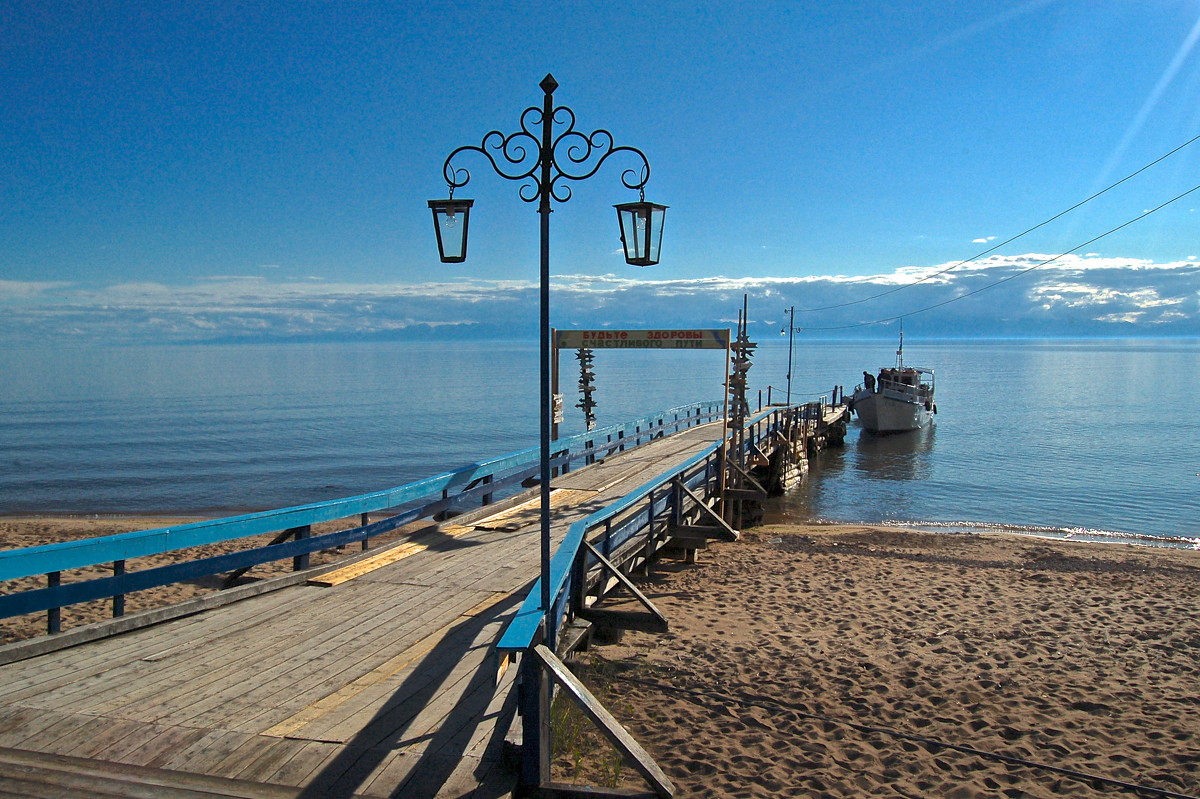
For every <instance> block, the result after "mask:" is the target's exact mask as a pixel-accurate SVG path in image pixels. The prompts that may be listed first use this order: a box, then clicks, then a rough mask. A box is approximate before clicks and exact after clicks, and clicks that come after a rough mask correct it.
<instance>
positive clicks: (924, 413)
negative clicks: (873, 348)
mask: <svg viewBox="0 0 1200 799" xmlns="http://www.w3.org/2000/svg"><path fill="white" fill-rule="evenodd" d="M933 390H934V380H933V370H932V369H924V368H922V367H919V366H905V365H904V334H903V333H901V334H900V349H898V350H896V366H895V368H890V367H884V368H883V369H880V370H879V376H878V377H875V376H873V375H872V374H871V373H870V372H863V382H862V384H861V385H859V386H858V387H856V388H855V389H854V394H853V395H851V397H850V400H849V401H848V403H847V404H848V405H849V406H850V410H851V411H853V412H854V414H855V415H856V416H858V419H859V421H860V422H861V423H862V426H863V428H865V429H866V430H867V431H868V432H871V433H881V434H882V433H905V432H908V431H910V430H920V429H921V428H923V427H926V426H927V425H930V424H932V423H933V415H934V414H935V413H937V405H935V404H934V396H933Z"/></svg>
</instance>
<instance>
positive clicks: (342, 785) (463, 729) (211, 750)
mask: <svg viewBox="0 0 1200 799" xmlns="http://www.w3.org/2000/svg"><path fill="white" fill-rule="evenodd" d="M720 433H721V427H720V425H719V424H712V425H706V426H704V427H698V428H693V429H690V430H686V431H684V432H682V433H679V434H677V435H674V436H670V437H667V438H663V439H659V440H656V441H654V442H652V443H649V444H645V445H643V446H642V447H639V448H637V449H634V450H631V451H629V452H627V453H619V454H616V455H614V456H612V457H610V458H607V459H605V461H604V462H602V463H598V464H596V465H594V466H590V467H588V468H586V469H581V470H578V471H575V472H571V473H570V474H567V475H564V476H563V477H562V478H561V479H558V480H556V481H555V483H554V485H555V487H556V488H558V489H563V490H559V491H557V492H556V494H555V502H554V508H553V514H554V530H555V536H556V540H557V538H560V537H561V536H562V535H563V534H564V533H565V531H566V528H567V527H568V526H569V524H570V523H572V522H573V521H575V520H577V519H579V518H582V517H583V516H585V515H587V514H590V513H592V512H594V511H595V510H598V509H599V508H602V507H604V506H605V505H606V504H608V503H609V502H611V501H612V500H614V499H616V498H619V497H621V496H623V495H624V494H625V493H627V492H628V491H630V490H632V489H633V488H635V487H637V486H638V485H640V484H641V483H643V482H645V481H646V480H647V479H649V478H650V477H652V476H653V475H655V474H657V473H658V472H660V471H663V470H665V469H666V468H668V467H669V466H670V465H672V464H676V463H680V462H682V461H684V460H686V459H688V458H689V457H691V456H692V455H694V454H695V453H696V452H698V451H699V450H700V449H702V448H703V447H705V446H708V445H709V444H711V443H712V442H713V441H714V440H716V439H717V438H718V437H719V436H720ZM538 561H539V556H538V522H537V516H536V513H534V514H532V515H531V514H529V512H528V509H526V508H521V507H516V508H513V509H511V510H510V509H508V508H505V507H503V506H500V505H498V506H496V510H495V511H494V512H493V511H480V512H476V513H475V514H472V515H471V516H464V517H458V518H455V519H453V520H451V521H450V522H447V523H445V524H444V525H443V526H442V527H440V528H438V527H432V526H431V527H430V528H429V529H426V530H424V531H422V532H421V533H420V534H418V535H416V536H414V537H413V538H412V539H411V540H409V541H406V542H403V543H400V544H398V545H397V546H396V547H394V548H390V549H388V550H384V551H380V552H375V553H370V554H369V555H366V556H364V557H362V558H360V559H358V561H357V562H355V563H353V564H350V565H348V566H345V567H342V568H340V569H338V570H336V571H332V570H331V573H330V574H328V575H324V577H325V579H323V580H314V581H311V582H310V583H308V584H300V585H292V586H289V587H286V588H281V589H279V590H277V591H273V592H270V593H267V594H263V595H261V596H258V597H255V598H252V599H246V600H243V601H240V602H236V603H233V604H229V605H226V606H224V607H221V608H216V609H212V610H209V611H205V612H202V613H197V614H195V615H192V616H188V617H185V618H181V619H176V620H174V621H170V622H164V623H161V624H158V625H156V626H152V627H147V628H144V629H140V630H135V631H132V632H127V633H123V634H120V635H114V636H111V637H107V638H103V639H100V640H97V641H93V642H91V643H87V644H82V645H78V646H75V647H71V648H68V649H63V650H60V651H58V652H51V653H48V654H44V655H39V656H37V657H31V658H29V659H26V660H22V661H18V662H15V663H10V664H8V665H4V666H0V797H34V796H36V797H46V796H64V797H67V796H69V797H112V796H120V797H141V796H153V797H198V796H204V797H214V796H232V797H305V798H311V799H318V798H320V799H324V798H325V797H335V798H336V797H347V798H348V797H356V796H363V797H399V796H403V797H416V798H419V797H441V796H445V797H477V798H478V799H484V798H485V797H500V796H507V795H509V793H510V792H511V790H512V788H513V786H514V784H515V772H514V771H513V769H511V768H510V767H508V765H507V764H506V763H505V762H504V761H505V758H504V743H503V739H504V736H505V734H506V733H507V731H508V726H509V724H510V723H511V720H512V716H513V712H514V701H515V696H514V694H515V692H513V691H510V688H511V686H512V681H513V678H514V676H515V675H514V674H513V671H515V670H509V671H508V672H504V671H501V670H499V669H498V668H497V667H498V662H497V659H496V657H495V653H494V652H493V644H494V643H495V641H496V639H497V638H498V636H499V633H500V631H501V630H502V629H503V627H504V626H505V624H506V623H507V621H508V619H509V618H510V617H511V615H512V613H513V612H514V611H515V609H516V608H517V606H518V604H519V602H520V600H521V599H522V598H523V596H524V593H525V592H526V590H527V588H528V586H529V584H530V583H531V581H532V580H533V579H534V578H535V577H536V576H537V573H538V568H539V567H538ZM338 572H340V574H339V573H338Z"/></svg>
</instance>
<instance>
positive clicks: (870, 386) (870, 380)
mask: <svg viewBox="0 0 1200 799" xmlns="http://www.w3.org/2000/svg"><path fill="white" fill-rule="evenodd" d="M863 385H864V386H866V387H867V391H870V392H872V393H874V391H875V375H873V374H871V373H870V372H863Z"/></svg>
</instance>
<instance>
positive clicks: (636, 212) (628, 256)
mask: <svg viewBox="0 0 1200 799" xmlns="http://www.w3.org/2000/svg"><path fill="white" fill-rule="evenodd" d="M614 207H615V208H616V209H617V220H618V222H619V223H620V226H621V244H622V245H623V246H624V248H625V261H626V263H629V264H631V265H633V266H653V265H654V264H656V263H658V257H659V251H660V250H661V248H662V228H663V219H664V217H665V215H666V210H667V206H665V205H658V204H657V203H648V202H636V203H622V204H620V205H617V206H614Z"/></svg>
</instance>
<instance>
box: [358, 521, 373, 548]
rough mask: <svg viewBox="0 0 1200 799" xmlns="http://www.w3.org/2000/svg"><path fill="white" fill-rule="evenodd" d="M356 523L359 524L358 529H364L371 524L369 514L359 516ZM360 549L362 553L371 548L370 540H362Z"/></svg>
mask: <svg viewBox="0 0 1200 799" xmlns="http://www.w3.org/2000/svg"><path fill="white" fill-rule="evenodd" d="M358 522H359V526H360V527H366V526H367V525H368V524H370V523H371V514H369V513H364V514H362V515H361V516H359V517H358ZM361 548H362V551H363V552H366V551H367V550H368V549H370V548H371V539H370V538H364V539H363V540H362V547H361Z"/></svg>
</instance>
